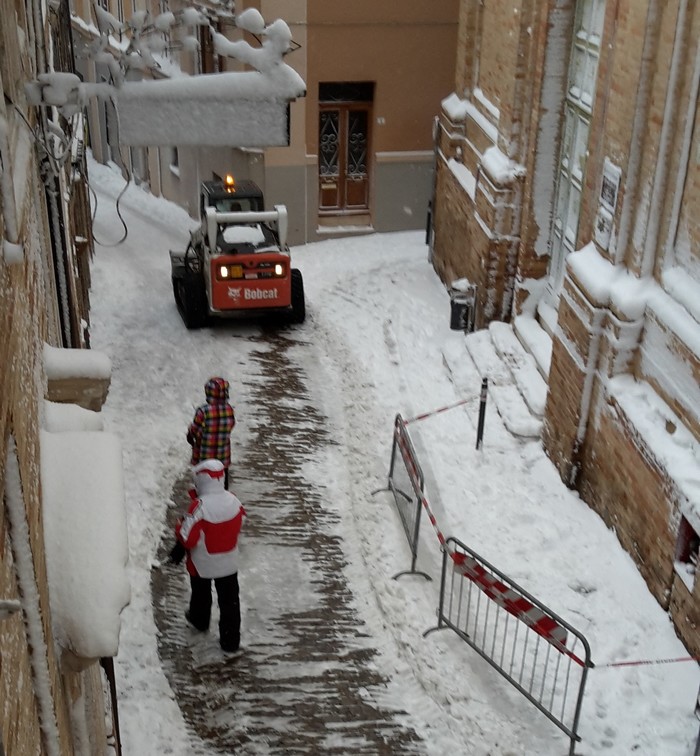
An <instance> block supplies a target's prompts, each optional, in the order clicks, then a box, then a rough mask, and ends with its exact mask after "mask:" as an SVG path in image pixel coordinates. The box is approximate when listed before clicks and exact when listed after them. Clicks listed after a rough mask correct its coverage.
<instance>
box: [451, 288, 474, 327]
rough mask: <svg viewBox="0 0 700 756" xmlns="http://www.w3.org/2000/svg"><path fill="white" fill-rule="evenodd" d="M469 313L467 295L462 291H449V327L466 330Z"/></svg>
mask: <svg viewBox="0 0 700 756" xmlns="http://www.w3.org/2000/svg"><path fill="white" fill-rule="evenodd" d="M469 315H470V306H469V297H468V296H467V295H466V294H464V293H463V292H450V328H451V329H452V330H453V331H467V330H468V329H469V320H470V317H469Z"/></svg>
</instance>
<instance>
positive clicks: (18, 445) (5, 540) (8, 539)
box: [0, 0, 121, 756]
mask: <svg viewBox="0 0 700 756" xmlns="http://www.w3.org/2000/svg"><path fill="white" fill-rule="evenodd" d="M48 8H49V6H47V5H46V4H42V3H38V2H36V3H35V2H30V3H27V4H24V3H14V2H12V0H1V1H0V90H1V91H2V94H3V98H2V105H0V163H1V166H0V172H1V179H0V234H1V245H2V247H1V249H0V491H1V492H2V506H0V753H3V754H7V756H24V754H37V753H42V754H53V755H57V754H65V756H69V754H71V755H72V754H77V753H80V754H104V753H105V752H107V749H108V748H110V747H112V748H113V749H114V751H113V752H117V748H118V738H117V733H116V731H115V730H113V729H112V728H111V727H108V726H107V725H106V724H105V722H106V719H109V716H110V714H109V713H110V711H112V709H111V705H110V696H109V690H110V678H111V679H112V680H113V676H112V675H111V670H112V658H111V657H112V656H114V655H115V654H116V648H111V649H106V650H105V657H107V656H110V658H105V659H103V660H102V664H101V663H100V658H94V657H92V658H86V657H85V656H81V654H80V649H76V648H75V647H74V648H69V647H68V646H69V645H70V643H68V642H67V639H66V637H63V636H61V635H60V634H59V632H58V626H57V622H56V617H55V616H54V608H55V606H56V594H57V591H56V588H57V586H60V585H61V583H62V581H64V580H69V579H71V576H69V575H63V574H61V573H60V571H57V570H56V569H55V563H54V564H52V563H51V560H50V559H49V558H48V556H47V533H46V530H45V527H44V523H45V517H46V514H47V513H46V509H45V505H46V500H47V496H48V494H49V493H51V494H52V495H54V496H55V489H56V487H55V483H56V477H55V476H54V475H52V474H51V472H50V471H49V470H47V465H46V462H47V455H46V444H45V443H44V442H45V441H49V442H50V441H52V440H53V441H56V442H57V443H58V444H59V445H62V446H63V447H64V448H65V449H66V453H67V454H70V443H69V442H68V441H67V440H66V439H67V438H68V435H71V436H72V437H75V436H80V435H82V434H79V433H77V434H64V435H60V436H59V431H60V430H61V427H62V426H63V425H64V423H63V421H61V420H58V421H57V422H51V420H50V418H52V417H53V419H54V421H56V415H55V413H52V408H53V407H55V406H56V403H61V408H62V409H65V410H66V411H67V412H69V413H70V412H71V408H75V411H76V412H88V411H89V410H88V409H83V407H85V408H90V410H95V409H98V408H99V407H100V406H101V404H102V402H104V399H105V397H106V393H107V387H108V385H109V377H108V375H104V374H103V375H101V376H96V375H94V374H93V375H91V372H92V373H94V371H90V370H88V371H87V372H84V371H83V373H82V374H81V370H80V367H79V365H80V363H81V356H83V355H89V356H90V357H91V358H95V357H96V355H93V354H92V353H91V350H88V349H87V347H88V346H89V322H90V317H89V298H88V294H89V285H90V276H89V272H90V259H91V254H92V248H93V247H92V233H91V223H90V207H89V201H88V190H87V171H86V163H85V154H84V149H83V121H82V116H79V115H76V116H75V117H74V118H70V119H66V118H62V117H60V116H59V115H58V114H57V113H56V112H55V111H52V110H51V109H49V108H37V107H33V106H31V105H30V104H29V102H28V100H27V95H26V92H25V85H26V84H28V83H29V82H30V81H36V80H37V77H38V76H39V75H41V74H44V73H47V72H50V71H71V70H72V59H73V53H72V49H71V43H70V15H69V10H68V5H67V3H55V4H52V5H51V9H50V12H49V10H48ZM49 352H50V353H51V354H52V355H53V356H54V357H55V356H56V355H58V359H59V361H61V362H62V361H63V360H65V361H66V365H65V366H66V368H67V369H66V370H60V371H58V372H57V371H55V370H52V369H51V366H50V365H47V362H46V357H47V354H48V353H49ZM71 365H73V367H71ZM74 368H75V369H74ZM78 405H82V407H81V406H78ZM91 414H95V413H94V412H92V413H91ZM104 435H105V437H107V436H108V435H109V434H104ZM76 461H77V463H78V465H80V464H82V462H83V460H76ZM113 463H114V464H115V465H119V470H120V471H121V457H120V456H119V457H118V458H115V459H113ZM80 493H81V481H80V480H79V479H76V480H75V481H74V486H73V491H72V494H74V495H75V496H80ZM65 503H66V502H65V501H64V500H59V501H58V505H59V507H61V506H63V505H64V504H65ZM59 514H60V512H59ZM50 586H51V587H50ZM86 601H87V603H88V604H89V599H86ZM88 608H89V607H88ZM76 650H77V651H78V653H75V651H76ZM105 670H108V671H109V672H110V674H109V675H107V673H106V672H105Z"/></svg>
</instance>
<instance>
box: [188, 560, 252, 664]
mask: <svg viewBox="0 0 700 756" xmlns="http://www.w3.org/2000/svg"><path fill="white" fill-rule="evenodd" d="M211 580H212V579H211V578H202V577H196V576H194V575H190V586H191V588H192V595H191V596H190V610H189V620H190V622H191V623H192V624H193V625H194V626H195V627H196V628H197V629H198V630H201V631H205V630H208V629H209V620H210V619H211V604H212V595H211ZM214 586H215V588H216V595H217V598H218V600H219V643H220V644H221V648H223V649H224V650H225V651H235V650H236V649H237V648H238V646H239V645H240V642H241V604H240V600H239V595H238V573H234V574H233V575H227V576H226V577H220V578H214Z"/></svg>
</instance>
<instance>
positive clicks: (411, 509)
mask: <svg viewBox="0 0 700 756" xmlns="http://www.w3.org/2000/svg"><path fill="white" fill-rule="evenodd" d="M388 490H389V491H391V493H392V494H393V496H394V502H395V503H396V509H397V511H398V513H399V517H400V518H401V523H402V524H403V529H404V532H405V533H406V538H407V539H408V545H409V547H410V549H411V568H410V569H409V570H403V571H401V572H398V573H397V574H396V575H394V578H398V577H400V576H401V575H422V576H423V577H424V578H426V579H427V580H431V579H432V578H431V577H430V576H429V575H427V574H426V573H425V572H421V571H420V570H417V569H416V560H417V559H418V537H419V535H420V514H421V508H422V506H423V504H422V503H423V500H424V498H425V494H424V478H423V471H422V470H421V467H420V465H419V464H418V458H417V457H416V452H415V449H414V448H413V442H412V441H411V437H410V436H409V434H408V430H407V429H406V423H405V422H404V420H403V418H402V417H401V415H396V418H395V419H394V440H393V443H392V446H391V462H390V464H389V481H388Z"/></svg>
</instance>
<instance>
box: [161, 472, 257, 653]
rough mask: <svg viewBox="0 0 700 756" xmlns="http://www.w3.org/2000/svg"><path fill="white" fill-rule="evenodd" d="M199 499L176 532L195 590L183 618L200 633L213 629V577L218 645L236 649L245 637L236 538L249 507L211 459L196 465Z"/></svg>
mask: <svg viewBox="0 0 700 756" xmlns="http://www.w3.org/2000/svg"><path fill="white" fill-rule="evenodd" d="M193 473H194V484H195V492H196V497H194V496H193V497H192V503H191V504H190V508H189V510H188V512H187V514H186V515H185V517H184V518H183V519H182V520H181V521H180V522H179V523H178V524H177V526H176V528H175V535H176V537H177V540H178V542H179V543H181V544H182V546H184V548H185V549H186V551H187V571H188V572H189V575H190V585H191V588H192V594H191V597H190V606H189V609H188V610H187V612H185V617H186V619H187V621H188V622H189V623H190V624H191V625H192V626H193V627H194V628H195V629H197V630H199V631H200V632H206V631H207V630H208V629H209V620H210V617H211V606H212V591H211V581H212V580H213V581H214V585H215V587H216V593H217V597H218V601H219V643H220V644H221V648H222V649H223V650H224V651H229V652H233V651H237V650H238V647H239V645H240V636H241V608H240V601H239V587H238V537H239V534H240V532H241V525H242V523H243V517H244V515H245V510H244V509H243V506H242V504H241V502H240V501H239V500H238V497H236V496H235V495H234V494H233V493H231V492H229V491H227V490H226V489H225V488H224V465H223V463H222V462H220V461H219V460H218V459H207V460H205V461H204V462H200V463H199V464H198V465H195V467H194V468H193Z"/></svg>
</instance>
